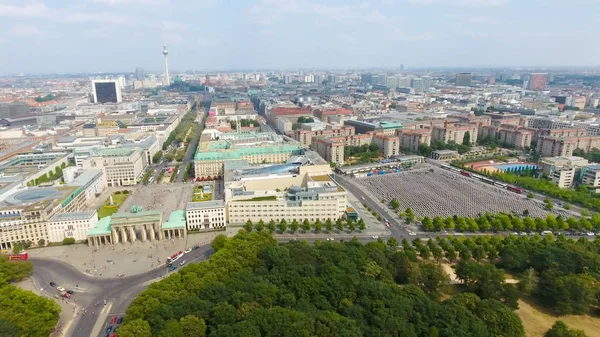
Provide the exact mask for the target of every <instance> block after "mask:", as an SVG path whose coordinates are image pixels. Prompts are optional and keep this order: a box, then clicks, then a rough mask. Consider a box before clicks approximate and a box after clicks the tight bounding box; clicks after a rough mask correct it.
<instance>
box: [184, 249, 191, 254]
mask: <svg viewBox="0 0 600 337" xmlns="http://www.w3.org/2000/svg"><path fill="white" fill-rule="evenodd" d="M191 251H192V248H188V249H186V250H184V251H183V252H184V253H185V254H187V253H189V252H191Z"/></svg>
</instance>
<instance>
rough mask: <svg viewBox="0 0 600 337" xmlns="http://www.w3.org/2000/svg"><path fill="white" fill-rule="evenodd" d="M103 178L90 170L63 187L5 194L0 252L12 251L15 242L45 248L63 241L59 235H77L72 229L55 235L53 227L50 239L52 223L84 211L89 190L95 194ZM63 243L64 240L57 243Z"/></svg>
mask: <svg viewBox="0 0 600 337" xmlns="http://www.w3.org/2000/svg"><path fill="white" fill-rule="evenodd" d="M102 176H103V174H102V171H100V170H89V171H86V172H84V173H83V174H81V175H80V176H79V177H77V178H76V179H75V180H74V181H73V182H71V183H67V184H64V185H60V186H56V187H34V188H18V186H17V187H16V188H13V189H11V190H9V191H7V192H6V193H5V194H3V200H2V202H0V218H1V219H2V220H1V221H0V248H1V249H11V248H12V247H13V245H14V243H15V242H27V241H29V242H31V244H32V245H38V243H40V240H41V239H43V240H44V241H45V244H47V243H48V242H53V241H51V240H54V239H56V238H58V237H62V236H61V233H62V235H63V236H64V235H65V233H71V234H73V235H76V234H77V232H76V231H75V227H74V228H73V230H71V229H70V228H69V227H67V228H65V230H66V232H65V231H62V232H60V233H58V232H57V231H56V230H57V229H58V228H57V227H56V225H55V226H54V227H52V229H53V232H52V235H50V230H49V224H51V223H53V222H52V220H51V219H55V220H56V219H59V218H54V217H55V216H57V215H61V216H63V217H66V218H68V217H69V215H62V214H64V213H78V212H82V211H84V210H86V209H87V208H88V205H89V203H90V202H91V199H90V193H88V190H94V191H98V190H97V188H98V183H100V184H102V182H103V180H102ZM17 185H18V184H17ZM99 192H101V190H99ZM73 216H75V215H73ZM71 221H72V220H71ZM61 230H63V229H62V227H61ZM62 239H64V237H62V238H61V239H60V241H62Z"/></svg>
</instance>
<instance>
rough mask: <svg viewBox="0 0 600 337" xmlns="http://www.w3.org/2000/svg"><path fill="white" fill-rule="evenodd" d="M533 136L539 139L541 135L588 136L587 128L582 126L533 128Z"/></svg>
mask: <svg viewBox="0 0 600 337" xmlns="http://www.w3.org/2000/svg"><path fill="white" fill-rule="evenodd" d="M534 130H535V138H536V139H539V138H540V137H542V136H548V137H557V138H567V137H585V136H588V133H587V130H586V129H584V128H568V129H534Z"/></svg>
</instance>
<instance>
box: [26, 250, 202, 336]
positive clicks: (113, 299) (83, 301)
mask: <svg viewBox="0 0 600 337" xmlns="http://www.w3.org/2000/svg"><path fill="white" fill-rule="evenodd" d="M211 254H212V248H211V247H210V245H204V246H202V247H200V248H199V249H196V250H192V251H191V252H190V253H188V254H186V258H185V259H186V260H187V261H188V262H198V261H202V260H206V259H207V258H208V257H209V256H210V255H211ZM31 262H32V263H33V265H34V269H33V270H34V271H33V274H32V278H33V279H34V282H35V283H37V284H36V286H39V288H44V291H45V292H48V294H49V295H50V296H52V295H54V294H55V293H56V291H55V289H53V288H51V287H50V284H49V283H50V282H52V281H53V282H56V283H57V285H62V286H64V287H65V288H70V289H73V290H75V291H76V294H75V295H74V296H73V299H75V300H77V304H78V306H79V307H80V308H85V309H86V310H87V311H88V313H87V314H86V316H82V317H80V319H79V321H78V322H77V324H76V325H75V326H74V328H73V330H72V331H71V332H70V334H69V335H71V336H91V333H92V330H93V329H94V325H95V324H96V321H97V320H98V317H99V315H100V311H101V310H102V309H103V303H104V300H106V302H107V303H108V304H109V305H110V306H111V308H110V313H109V314H113V313H115V314H116V313H120V314H122V313H124V312H125V309H127V307H128V306H129V304H131V301H132V300H133V299H134V298H135V296H137V294H139V293H140V292H141V291H143V290H144V289H146V287H147V286H148V284H149V282H150V281H152V280H155V279H157V278H159V277H162V276H165V274H166V272H167V269H166V268H164V266H161V267H160V268H158V269H155V270H152V271H149V272H146V273H143V274H139V275H134V276H128V277H123V278H113V279H100V278H95V277H92V276H88V275H85V274H82V273H81V272H79V271H78V270H76V269H75V268H73V267H71V266H69V265H67V264H66V263H63V262H60V261H57V260H52V259H35V258H32V259H31ZM75 285H78V286H79V288H80V289H82V290H80V291H78V288H76V287H75ZM96 303H100V305H99V306H97V307H95V306H94V304H96ZM92 313H93V314H92Z"/></svg>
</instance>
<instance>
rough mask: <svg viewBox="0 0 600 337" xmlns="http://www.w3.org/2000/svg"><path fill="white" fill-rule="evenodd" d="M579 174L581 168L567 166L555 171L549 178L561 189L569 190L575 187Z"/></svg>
mask: <svg viewBox="0 0 600 337" xmlns="http://www.w3.org/2000/svg"><path fill="white" fill-rule="evenodd" d="M579 172H580V168H578V167H573V166H567V167H563V168H561V169H558V170H555V171H554V172H553V173H552V175H550V176H549V178H550V180H551V181H552V182H553V183H555V184H556V186H558V187H559V188H569V187H573V185H574V184H575V183H576V182H577V175H578V174H579Z"/></svg>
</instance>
